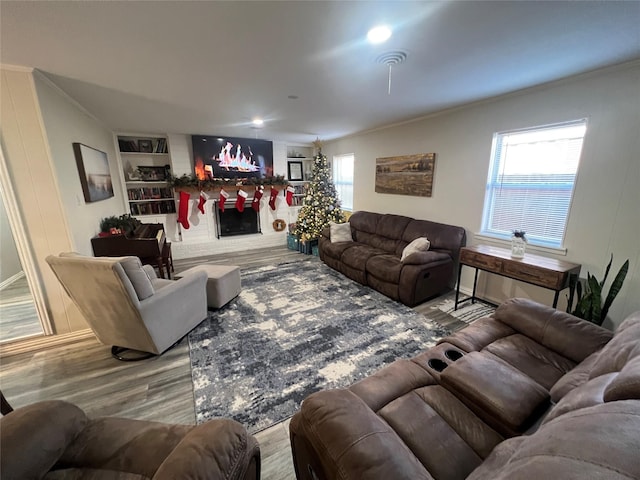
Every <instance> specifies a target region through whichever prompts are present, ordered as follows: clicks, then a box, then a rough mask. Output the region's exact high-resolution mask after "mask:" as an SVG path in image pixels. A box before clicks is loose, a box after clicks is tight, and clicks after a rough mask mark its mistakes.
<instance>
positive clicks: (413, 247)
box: [332, 234, 431, 262]
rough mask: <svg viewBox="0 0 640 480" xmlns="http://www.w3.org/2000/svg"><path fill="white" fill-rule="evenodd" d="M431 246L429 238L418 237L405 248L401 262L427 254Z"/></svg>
mask: <svg viewBox="0 0 640 480" xmlns="http://www.w3.org/2000/svg"><path fill="white" fill-rule="evenodd" d="M332 235H333V234H332ZM430 246H431V242H430V241H429V239H428V238H427V237H418V238H416V239H415V240H414V241H413V242H411V243H410V244H409V245H407V246H406V247H404V250H402V256H401V257H400V261H401V262H404V261H405V260H406V259H407V257H408V256H409V255H411V254H412V253H416V252H426V251H427V250H429V247H430Z"/></svg>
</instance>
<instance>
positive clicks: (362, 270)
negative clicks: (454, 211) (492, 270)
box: [318, 211, 466, 307]
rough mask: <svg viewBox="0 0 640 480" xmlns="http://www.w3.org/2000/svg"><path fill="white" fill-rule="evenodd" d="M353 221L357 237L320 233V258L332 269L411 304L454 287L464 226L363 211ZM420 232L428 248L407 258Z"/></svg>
mask: <svg viewBox="0 0 640 480" xmlns="http://www.w3.org/2000/svg"><path fill="white" fill-rule="evenodd" d="M349 223H350V225H351V236H352V238H353V242H334V243H332V242H331V230H330V228H326V229H324V230H323V232H322V235H321V236H320V239H319V241H318V251H319V254H320V259H321V260H322V261H323V262H324V263H326V264H327V265H329V266H330V267H331V268H333V269H335V270H337V271H339V272H341V273H343V274H344V275H346V276H347V277H349V278H351V279H353V280H355V281H356V282H359V283H361V284H363V285H367V286H369V287H371V288H373V289H375V290H377V291H379V292H380V293H382V294H384V295H386V296H387V297H390V298H392V299H394V300H398V301H400V302H402V303H404V304H405V305H408V306H410V307H413V306H414V305H417V304H419V303H422V302H424V301H425V300H427V299H428V298H431V297H434V296H436V295H439V294H441V293H443V292H445V291H447V290H450V289H452V288H453V287H454V286H455V282H456V273H457V263H458V258H459V254H460V248H461V247H463V246H464V245H465V240H466V232H465V230H464V228H462V227H455V226H452V225H445V224H442V223H436V222H430V221H428V220H416V219H413V218H410V217H405V216H402V215H391V214H381V213H372V212H363V211H362V212H355V213H354V214H353V215H351V217H350V218H349ZM419 237H426V238H428V239H429V241H430V242H431V246H430V248H429V250H428V251H425V252H419V253H414V254H412V255H411V256H410V257H409V258H407V259H406V260H405V261H404V262H402V261H401V260H400V258H401V256H402V252H403V250H404V249H405V247H406V246H407V245H409V243H411V242H412V241H413V240H415V239H416V238H419Z"/></svg>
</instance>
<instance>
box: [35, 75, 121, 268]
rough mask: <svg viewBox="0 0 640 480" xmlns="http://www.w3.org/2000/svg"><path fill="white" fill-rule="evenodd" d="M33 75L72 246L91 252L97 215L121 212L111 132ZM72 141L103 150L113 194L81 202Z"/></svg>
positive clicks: (40, 77) (96, 231)
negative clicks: (104, 198)
mask: <svg viewBox="0 0 640 480" xmlns="http://www.w3.org/2000/svg"><path fill="white" fill-rule="evenodd" d="M33 79H34V84H35V87H36V93H37V96H38V101H39V104H40V110H41V112H42V120H43V122H44V128H45V133H46V137H47V141H48V144H49V150H50V152H51V160H52V162H53V166H54V169H55V177H56V179H57V183H58V186H59V188H58V190H59V192H60V200H61V201H62V206H63V210H64V213H65V216H66V218H67V223H68V225H69V234H70V235H71V239H72V246H73V250H74V251H76V252H79V253H82V254H84V255H93V251H92V248H91V238H92V237H93V236H95V235H96V234H97V233H98V232H99V225H100V219H102V218H104V217H108V216H111V215H121V214H122V213H124V193H123V189H122V184H121V182H120V175H119V172H118V166H117V160H116V151H115V144H114V140H113V133H112V132H111V130H110V129H108V128H106V127H105V126H104V125H103V124H102V123H100V122H99V121H98V120H96V119H95V118H94V117H93V116H91V115H90V114H88V113H87V112H86V111H85V110H84V108H82V107H81V106H80V105H78V104H77V103H75V102H74V101H73V100H71V99H70V98H69V96H68V95H67V94H65V93H64V92H62V91H61V90H60V89H59V88H58V87H57V86H56V85H54V84H53V83H51V81H50V80H48V79H47V78H45V77H44V76H43V75H42V74H40V73H38V72H37V71H36V72H34V76H33ZM74 142H79V143H82V144H84V145H87V146H89V147H92V148H95V149H97V150H101V151H103V152H106V154H107V158H108V159H109V170H110V173H111V179H112V182H113V193H114V196H113V197H111V198H108V199H106V200H100V201H98V202H92V203H87V202H85V200H84V194H83V192H82V185H81V183H80V175H79V173H78V167H77V164H76V160H75V155H74V152H73V143H74Z"/></svg>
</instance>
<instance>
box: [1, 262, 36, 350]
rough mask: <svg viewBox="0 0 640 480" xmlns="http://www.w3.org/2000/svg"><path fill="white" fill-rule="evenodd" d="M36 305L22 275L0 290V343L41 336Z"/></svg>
mask: <svg viewBox="0 0 640 480" xmlns="http://www.w3.org/2000/svg"><path fill="white" fill-rule="evenodd" d="M42 333H43V332H42V325H41V324H40V319H39V318H38V312H37V310H36V305H35V303H34V301H33V296H32V295H31V291H30V290H29V285H28V284H27V278H26V277H25V276H24V275H22V276H21V277H19V278H17V279H16V280H15V281H13V282H11V283H10V284H9V285H6V286H5V287H4V288H2V289H1V290H0V341H3V342H7V341H14V340H18V339H21V338H26V337H33V336H34V335H42Z"/></svg>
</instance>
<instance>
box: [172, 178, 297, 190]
mask: <svg viewBox="0 0 640 480" xmlns="http://www.w3.org/2000/svg"><path fill="white" fill-rule="evenodd" d="M168 182H169V184H170V185H171V186H172V187H173V188H174V189H175V190H177V191H194V190H195V191H211V190H219V189H220V188H222V187H229V188H232V187H242V186H246V185H249V186H251V185H252V186H259V185H278V186H286V185H289V182H287V180H286V179H285V178H284V176H283V175H276V176H273V177H262V178H254V177H249V178H213V179H207V180H199V179H198V178H197V177H196V176H195V175H194V174H191V175H186V174H185V175H182V176H181V177H176V176H174V175H169V179H168Z"/></svg>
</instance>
